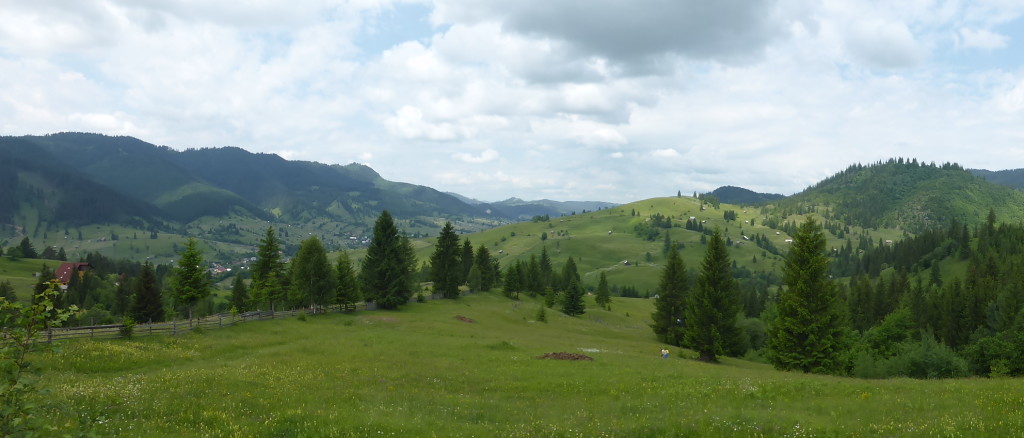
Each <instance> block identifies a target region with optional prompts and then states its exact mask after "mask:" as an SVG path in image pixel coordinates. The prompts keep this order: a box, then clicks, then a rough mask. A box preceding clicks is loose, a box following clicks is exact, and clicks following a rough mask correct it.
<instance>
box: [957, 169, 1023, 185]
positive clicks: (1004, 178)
mask: <svg viewBox="0 0 1024 438" xmlns="http://www.w3.org/2000/svg"><path fill="white" fill-rule="evenodd" d="M968 171H969V172H971V173H972V174H974V175H977V176H980V177H982V178H985V180H986V181H990V182H993V183H996V184H999V185H1003V186H1007V187H1013V188H1015V189H1024V169H1007V170H994V171H993V170H985V169H968Z"/></svg>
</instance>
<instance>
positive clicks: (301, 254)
mask: <svg viewBox="0 0 1024 438" xmlns="http://www.w3.org/2000/svg"><path fill="white" fill-rule="evenodd" d="M289 270H290V274H291V275H290V276H289V279H290V281H291V288H290V290H291V296H290V299H289V301H291V304H292V305H293V306H305V305H309V306H314V307H315V306H317V305H323V304H326V303H327V302H328V301H332V300H330V299H329V297H333V296H334V279H335V273H334V270H333V268H332V267H331V263H330V261H328V260H327V250H326V249H324V245H323V243H321V242H320V238H318V237H316V236H310V237H308V238H307V239H305V240H303V241H302V243H300V244H299V251H298V252H297V253H295V257H294V258H293V259H292V262H291V266H290V268H289Z"/></svg>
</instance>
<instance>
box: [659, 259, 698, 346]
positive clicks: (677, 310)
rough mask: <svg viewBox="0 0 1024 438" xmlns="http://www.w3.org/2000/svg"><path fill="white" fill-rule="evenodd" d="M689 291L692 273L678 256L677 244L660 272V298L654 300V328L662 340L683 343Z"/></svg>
mask: <svg viewBox="0 0 1024 438" xmlns="http://www.w3.org/2000/svg"><path fill="white" fill-rule="evenodd" d="M689 293H690V275H689V274H688V273H687V272H686V264H684V263H683V259H682V257H680V256H679V249H678V248H676V247H675V246H673V247H672V250H671V251H669V253H668V262H666V263H665V269H664V270H663V271H661V280H660V282H659V283H658V298H657V299H655V300H654V313H652V314H651V319H652V320H654V322H653V324H651V329H653V330H654V334H655V335H657V336H658V339H660V340H661V342H664V343H666V344H671V345H675V346H677V347H679V346H682V344H683V322H684V321H683V317H684V315H683V311H684V310H685V309H686V299H687V296H688V295H689Z"/></svg>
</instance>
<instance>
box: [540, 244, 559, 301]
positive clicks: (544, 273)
mask: <svg viewBox="0 0 1024 438" xmlns="http://www.w3.org/2000/svg"><path fill="white" fill-rule="evenodd" d="M537 265H538V268H539V269H540V290H541V291H542V292H543V291H544V288H546V287H548V286H553V284H552V277H554V275H555V268H554V266H553V265H552V264H551V256H549V255H548V247H547V245H545V246H542V247H541V248H540V259H539V260H537Z"/></svg>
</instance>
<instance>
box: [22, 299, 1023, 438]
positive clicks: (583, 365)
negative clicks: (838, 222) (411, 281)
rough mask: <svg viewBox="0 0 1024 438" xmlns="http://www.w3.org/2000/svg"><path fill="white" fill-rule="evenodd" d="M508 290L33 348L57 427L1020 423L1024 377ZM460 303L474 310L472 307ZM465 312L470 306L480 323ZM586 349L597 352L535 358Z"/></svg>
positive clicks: (950, 432) (293, 432)
mask: <svg viewBox="0 0 1024 438" xmlns="http://www.w3.org/2000/svg"><path fill="white" fill-rule="evenodd" d="M539 305H540V304H539V301H534V300H532V299H529V298H524V299H523V301H522V302H521V303H519V304H516V303H514V302H512V301H510V300H508V299H506V298H504V297H501V296H500V295H497V294H476V295H471V296H467V297H463V298H461V299H459V300H454V301H452V300H439V301H430V302H426V303H413V304H410V305H408V306H406V307H405V308H404V309H403V310H401V311H396V312H384V311H374V312H362V313H356V314H328V315H318V316H311V317H309V318H307V319H306V320H305V321H302V320H299V319H291V320H277V321H263V322H252V323H247V324H244V325H240V326H235V327H232V328H226V329H221V330H208V331H205V332H203V333H193V334H189V335H185V336H180V337H175V338H169V337H152V338H137V339H135V340H132V341H124V340H115V341H83V342H69V343H66V344H64V345H63V346H62V347H63V348H62V351H60V352H57V353H47V354H45V355H42V356H41V357H39V358H38V359H39V360H38V363H39V364H40V365H42V366H43V367H44V368H45V369H46V373H45V376H44V380H45V381H47V382H48V387H49V389H50V393H49V394H48V395H47V398H46V399H45V401H44V412H43V414H45V415H46V416H47V417H48V418H49V419H50V422H51V424H52V425H53V426H54V427H55V430H54V431H53V433H54V434H55V435H63V434H72V435H74V434H78V433H82V432H92V433H94V434H96V435H99V436H237V437H249V436H508V437H517V436H520V437H536V436H582V437H595V436H622V437H626V436H628V437H637V436H823V435H824V436H862V435H882V436H1013V435H1019V434H1020V431H1022V430H1024V381H1022V380H1019V379H964V380H939V381H916V380H909V379H895V380H858V379H852V378H837V377H829V376H817V375H805V374H802V373H782V372H777V371H774V370H772V369H771V367H769V366H767V365H763V364H757V363H752V362H747V361H742V360H736V359H728V358H727V359H725V360H723V362H722V363H721V364H705V363H700V362H697V361H695V360H693V359H692V357H693V353H691V352H687V351H682V352H680V351H675V350H673V351H672V354H671V356H670V358H669V359H662V358H661V357H660V356H659V352H660V350H661V348H662V347H663V346H662V345H661V344H659V343H658V342H657V341H656V340H655V339H654V335H653V334H652V332H651V330H650V328H649V327H648V326H647V323H648V322H649V319H650V318H649V315H650V313H651V311H652V307H653V306H652V302H651V301H649V300H643V299H623V298H617V299H615V301H613V303H612V309H613V310H612V311H611V312H609V311H605V310H598V309H596V306H595V305H594V304H593V302H592V301H589V302H588V312H587V313H586V314H585V315H583V316H582V317H579V318H569V317H566V316H564V315H561V314H560V313H558V312H556V311H553V310H550V309H549V310H548V312H547V317H548V322H547V323H544V322H534V321H533V320H534V317H535V315H536V313H537V309H538V307H539ZM456 316H462V317H463V318H461V319H459V318H456ZM466 320H472V322H467V321H466ZM549 352H570V353H582V354H586V355H588V356H590V357H592V358H593V359H594V360H593V361H558V360H540V359H536V357H537V356H540V355H542V354H545V353H549Z"/></svg>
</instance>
